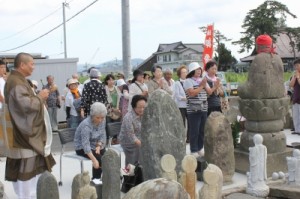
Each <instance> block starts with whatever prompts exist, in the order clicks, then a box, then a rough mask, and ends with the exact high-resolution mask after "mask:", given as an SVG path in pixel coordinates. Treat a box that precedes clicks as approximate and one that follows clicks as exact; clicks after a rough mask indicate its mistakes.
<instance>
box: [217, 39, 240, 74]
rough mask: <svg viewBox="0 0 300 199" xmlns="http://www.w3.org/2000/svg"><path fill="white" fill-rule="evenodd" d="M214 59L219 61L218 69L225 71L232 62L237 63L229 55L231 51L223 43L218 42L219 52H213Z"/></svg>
mask: <svg viewBox="0 0 300 199" xmlns="http://www.w3.org/2000/svg"><path fill="white" fill-rule="evenodd" d="M214 59H215V60H216V61H217V62H218V63H219V64H218V66H219V68H218V69H219V70H220V71H226V70H227V69H229V68H230V67H231V66H232V65H233V64H236V63H237V60H236V59H235V57H233V56H232V55H231V51H230V50H228V49H227V48H226V46H225V44H224V43H220V45H219V54H218V55H217V54H215V57H214Z"/></svg>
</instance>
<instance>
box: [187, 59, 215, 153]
mask: <svg viewBox="0 0 300 199" xmlns="http://www.w3.org/2000/svg"><path fill="white" fill-rule="evenodd" d="M188 69H189V73H188V75H187V79H186V80H185V81H184V83H183V87H184V90H185V92H186V95H187V108H186V109H187V115H188V125H189V126H190V128H189V135H190V150H191V154H192V155H194V156H195V157H196V158H197V157H199V156H204V148H203V140H204V125H205V122H206V119H207V109H208V104H207V95H210V94H211V93H212V92H214V91H215V90H216V89H217V88H218V86H219V85H218V84H217V83H216V84H215V85H214V86H213V87H212V88H211V87H209V85H208V84H207V79H206V78H205V77H204V78H202V75H203V71H204V70H203V68H202V67H201V66H200V65H199V63H197V62H192V63H190V64H189V66H188Z"/></svg>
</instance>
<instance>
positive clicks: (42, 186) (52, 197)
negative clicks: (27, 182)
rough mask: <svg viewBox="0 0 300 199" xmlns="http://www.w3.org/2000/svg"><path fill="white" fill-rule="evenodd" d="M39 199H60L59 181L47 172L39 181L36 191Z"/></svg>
mask: <svg viewBox="0 0 300 199" xmlns="http://www.w3.org/2000/svg"><path fill="white" fill-rule="evenodd" d="M36 198H37V199H59V192H58V186H57V181H56V178H55V177H54V175H52V174H51V173H50V172H48V171H45V172H44V173H43V174H42V175H41V176H40V177H39V179H38V182H37V189H36Z"/></svg>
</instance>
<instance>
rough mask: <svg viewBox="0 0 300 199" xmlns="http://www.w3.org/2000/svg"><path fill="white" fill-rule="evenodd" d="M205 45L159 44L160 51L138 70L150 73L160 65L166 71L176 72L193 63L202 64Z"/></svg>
mask: <svg viewBox="0 0 300 199" xmlns="http://www.w3.org/2000/svg"><path fill="white" fill-rule="evenodd" d="M202 53H203V44H200V43H198V44H183V43H182V42H181V41H180V42H176V43H171V44H159V46H158V49H157V51H156V52H155V53H153V54H152V55H151V56H150V57H149V58H147V59H146V60H145V61H144V62H142V63H141V64H140V65H139V66H138V68H139V69H141V70H143V71H150V70H151V68H152V67H153V66H156V65H159V66H161V67H162V68H163V70H164V69H166V68H171V69H173V70H175V69H176V68H178V67H179V66H180V65H188V64H189V63H191V62H198V63H200V64H202Z"/></svg>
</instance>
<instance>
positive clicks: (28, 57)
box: [14, 53, 33, 68]
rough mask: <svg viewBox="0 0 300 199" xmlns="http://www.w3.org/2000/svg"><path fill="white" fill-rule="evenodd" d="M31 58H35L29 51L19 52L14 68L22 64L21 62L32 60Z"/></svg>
mask: <svg viewBox="0 0 300 199" xmlns="http://www.w3.org/2000/svg"><path fill="white" fill-rule="evenodd" d="M31 58H32V59H33V57H32V55H30V54H28V53H19V54H17V56H16V57H15V61H14V68H19V66H20V65H21V63H22V62H23V63H27V62H29V61H30V60H31Z"/></svg>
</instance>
